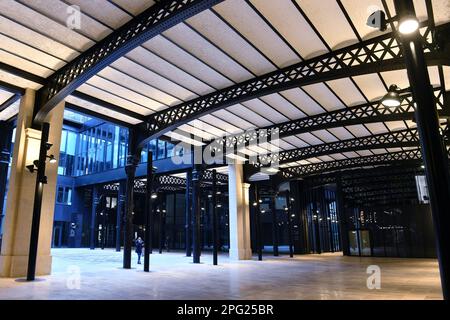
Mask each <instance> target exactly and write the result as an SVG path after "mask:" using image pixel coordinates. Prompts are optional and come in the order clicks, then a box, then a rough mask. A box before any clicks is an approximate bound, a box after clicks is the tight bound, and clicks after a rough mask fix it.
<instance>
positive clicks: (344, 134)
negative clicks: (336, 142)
mask: <svg viewBox="0 0 450 320" xmlns="http://www.w3.org/2000/svg"><path fill="white" fill-rule="evenodd" d="M328 131H330V132H331V133H332V134H333V135H335V136H336V137H338V139H340V140H347V139H352V138H354V136H353V135H352V134H351V133H350V132H349V131H348V130H347V129H345V128H344V127H339V128H331V129H328Z"/></svg>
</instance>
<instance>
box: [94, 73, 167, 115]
mask: <svg viewBox="0 0 450 320" xmlns="http://www.w3.org/2000/svg"><path fill="white" fill-rule="evenodd" d="M86 83H87V84H90V85H92V86H95V87H97V88H99V89H102V90H105V91H108V92H109V93H111V94H114V95H117V96H119V97H124V98H126V99H127V100H131V101H133V102H135V103H137V104H139V105H141V106H143V107H146V108H148V109H150V110H153V111H159V110H162V109H165V108H166V107H167V106H165V105H164V104H162V103H160V102H158V101H155V100H153V99H150V98H148V97H146V96H144V95H141V94H139V93H137V92H134V91H131V90H129V89H127V88H125V87H123V86H121V85H119V84H117V83H113V82H111V81H109V80H106V79H103V78H100V77H98V76H94V77H92V78H91V79H89V80H88V81H87V82H86Z"/></svg>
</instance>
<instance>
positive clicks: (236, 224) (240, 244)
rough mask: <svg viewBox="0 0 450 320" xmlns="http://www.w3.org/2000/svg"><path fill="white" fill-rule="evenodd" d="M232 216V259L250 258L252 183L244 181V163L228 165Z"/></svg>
mask: <svg viewBox="0 0 450 320" xmlns="http://www.w3.org/2000/svg"><path fill="white" fill-rule="evenodd" d="M228 172H229V176H228V194H229V210H230V213H229V217H230V259H232V260H250V259H251V258H252V250H251V245H250V204H249V190H250V184H247V183H244V169H243V166H242V164H231V165H229V166H228Z"/></svg>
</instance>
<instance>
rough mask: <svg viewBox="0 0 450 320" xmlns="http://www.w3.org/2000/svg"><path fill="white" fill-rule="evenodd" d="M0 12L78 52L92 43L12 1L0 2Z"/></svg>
mask: <svg viewBox="0 0 450 320" xmlns="http://www.w3.org/2000/svg"><path fill="white" fill-rule="evenodd" d="M0 12H1V13H2V15H4V16H7V17H9V18H11V19H12V20H15V21H17V22H20V23H21V24H22V25H25V26H27V27H29V28H31V29H33V30H35V31H38V32H39V33H41V34H44V35H46V36H48V37H50V38H52V39H54V40H56V41H59V42H60V43H63V44H66V45H67V46H70V47H72V48H74V49H76V50H78V51H86V50H87V49H88V48H89V47H90V46H92V45H93V44H94V42H92V41H90V40H88V39H87V38H86V37H84V36H82V35H80V34H78V33H77V32H75V31H73V30H70V29H69V28H67V27H66V26H65V25H61V24H59V23H58V22H56V21H53V20H51V19H49V18H47V17H45V16H43V15H42V14H40V13H38V12H36V11H34V10H32V9H30V8H27V7H26V6H24V5H22V4H20V3H18V2H16V1H13V0H2V1H0Z"/></svg>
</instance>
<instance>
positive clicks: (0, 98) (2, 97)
mask: <svg viewBox="0 0 450 320" xmlns="http://www.w3.org/2000/svg"><path fill="white" fill-rule="evenodd" d="M12 96H14V94H13V93H11V92H8V91H4V90H1V89H0V105H2V104H3V103H5V102H6V101H7V100H8V99H9V98H12Z"/></svg>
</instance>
